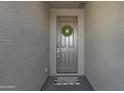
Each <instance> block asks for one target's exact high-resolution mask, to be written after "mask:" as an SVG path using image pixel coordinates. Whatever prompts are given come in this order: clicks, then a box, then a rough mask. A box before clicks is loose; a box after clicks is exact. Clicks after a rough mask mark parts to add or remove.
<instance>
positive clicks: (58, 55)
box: [57, 47, 60, 57]
mask: <svg viewBox="0 0 124 93" xmlns="http://www.w3.org/2000/svg"><path fill="white" fill-rule="evenodd" d="M57 57H60V48H59V47H58V48H57Z"/></svg>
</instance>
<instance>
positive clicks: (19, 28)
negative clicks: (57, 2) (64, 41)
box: [0, 2, 49, 90]
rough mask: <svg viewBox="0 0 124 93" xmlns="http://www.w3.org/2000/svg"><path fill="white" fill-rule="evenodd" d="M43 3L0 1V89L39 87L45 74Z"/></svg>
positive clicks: (45, 17) (46, 27) (46, 33)
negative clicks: (9, 86)
mask: <svg viewBox="0 0 124 93" xmlns="http://www.w3.org/2000/svg"><path fill="white" fill-rule="evenodd" d="M48 44H49V16H48V6H47V3H45V2H0V86H5V87H7V86H8V85H12V86H14V85H15V88H12V89H10V88H3V89H2V88H0V90H40V89H41V87H42V86H43V84H44V82H45V80H46V78H47V76H48V73H45V67H47V66H48V46H49V45H48Z"/></svg>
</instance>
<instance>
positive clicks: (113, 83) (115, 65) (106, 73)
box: [85, 2, 124, 90]
mask: <svg viewBox="0 0 124 93" xmlns="http://www.w3.org/2000/svg"><path fill="white" fill-rule="evenodd" d="M85 74H86V75H87V77H88V79H89V81H90V83H91V85H92V86H93V88H94V89H95V90H124V2H89V3H88V4H87V5H86V7H85Z"/></svg>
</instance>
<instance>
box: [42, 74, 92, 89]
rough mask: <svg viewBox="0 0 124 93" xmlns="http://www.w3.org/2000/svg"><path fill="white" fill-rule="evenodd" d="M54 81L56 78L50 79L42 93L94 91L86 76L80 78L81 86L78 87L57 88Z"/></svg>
mask: <svg viewBox="0 0 124 93" xmlns="http://www.w3.org/2000/svg"><path fill="white" fill-rule="evenodd" d="M54 80H55V77H54V76H50V77H48V79H47V81H46V83H45V85H44V87H43V88H42V89H41V91H93V88H92V86H91V85H90V83H89V81H88V80H87V78H86V76H80V77H79V81H80V85H79V86H76V85H61V86H56V85H53V83H54Z"/></svg>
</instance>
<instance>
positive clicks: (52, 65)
mask: <svg viewBox="0 0 124 93" xmlns="http://www.w3.org/2000/svg"><path fill="white" fill-rule="evenodd" d="M57 16H77V17H78V73H77V74H57V73H56V28H57V27H56V22H57V20H56V17H57ZM49 57H50V60H49V74H50V76H57V75H84V10H83V9H50V56H49Z"/></svg>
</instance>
